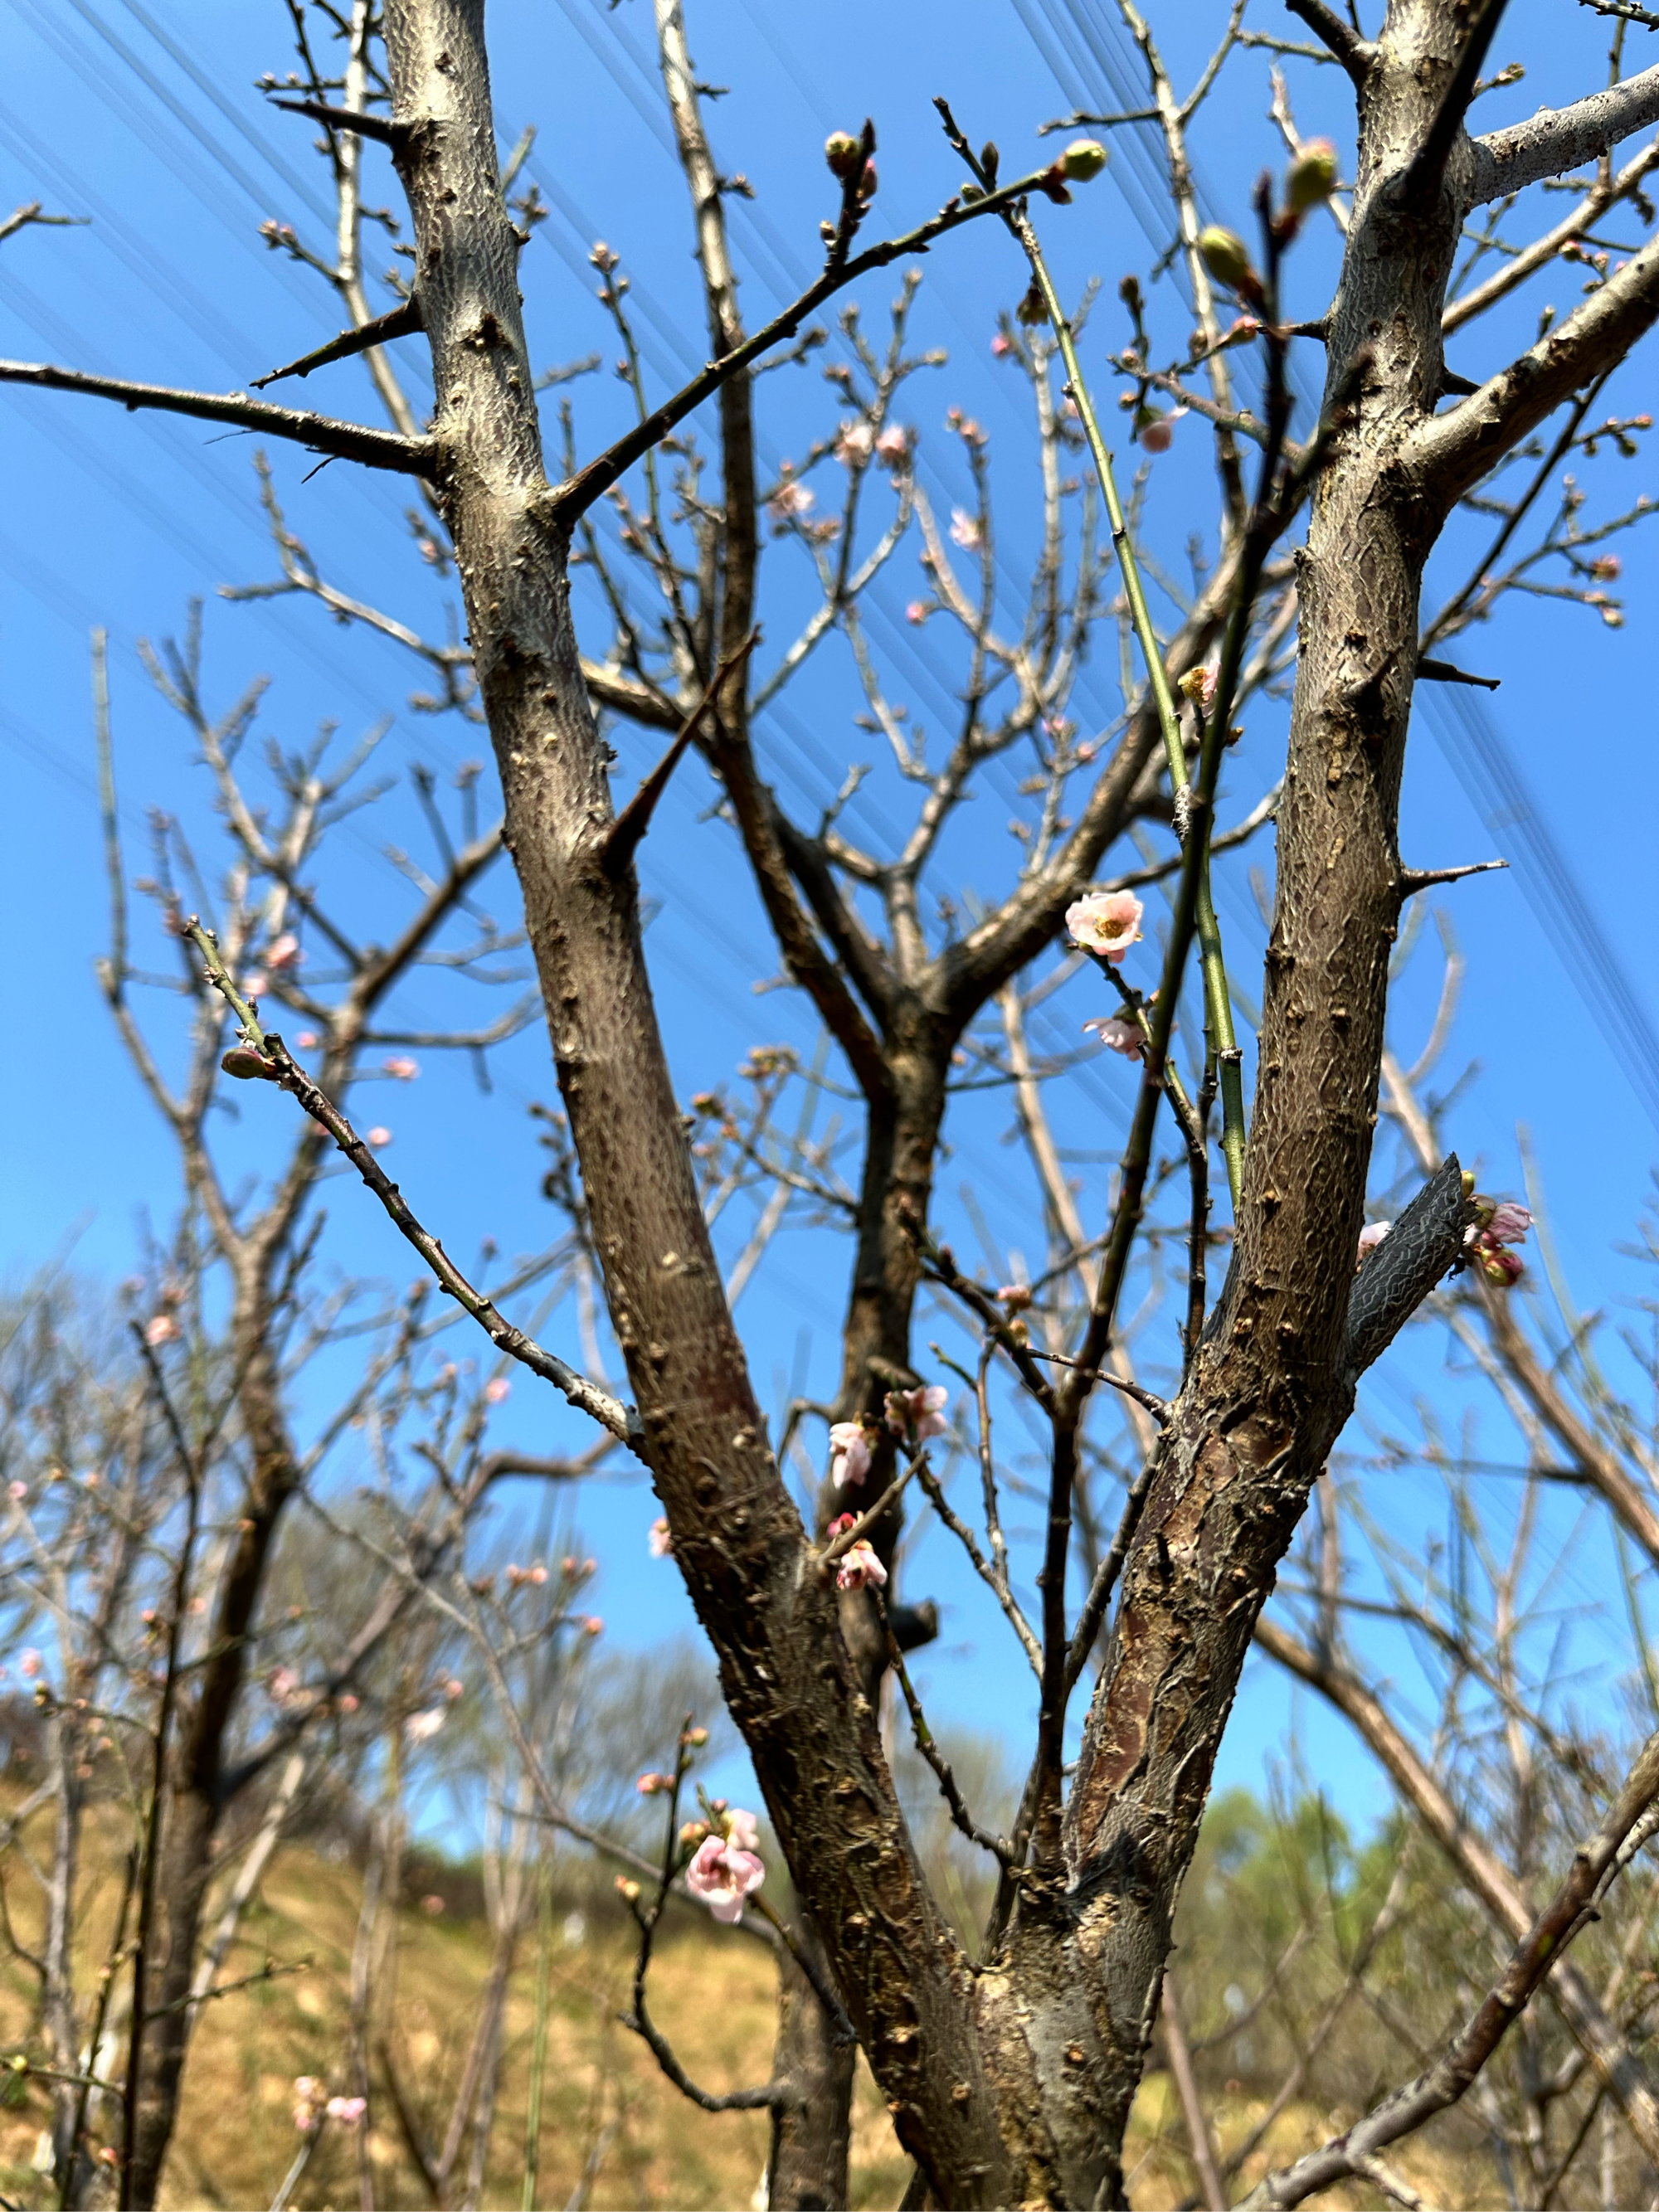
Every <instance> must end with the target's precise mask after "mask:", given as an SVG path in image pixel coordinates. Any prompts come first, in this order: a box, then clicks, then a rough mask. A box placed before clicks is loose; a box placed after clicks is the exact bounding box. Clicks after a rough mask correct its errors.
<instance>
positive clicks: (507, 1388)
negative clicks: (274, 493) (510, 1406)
mask: <svg viewBox="0 0 1659 2212" xmlns="http://www.w3.org/2000/svg"><path fill="white" fill-rule="evenodd" d="M483 1394H484V1396H485V1397H486V1398H487V1399H488V1400H489V1403H490V1404H491V1405H492V1406H499V1405H501V1404H503V1403H504V1402H505V1401H507V1399H508V1398H510V1397H511V1396H512V1395H513V1385H512V1384H511V1383H509V1382H508V1381H507V1377H506V1376H505V1375H492V1376H490V1378H489V1382H488V1383H485V1384H484V1387H483Z"/></svg>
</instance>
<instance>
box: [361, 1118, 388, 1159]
mask: <svg viewBox="0 0 1659 2212" xmlns="http://www.w3.org/2000/svg"><path fill="white" fill-rule="evenodd" d="M367 1135H368V1142H369V1143H370V1144H371V1145H373V1146H374V1149H375V1151H376V1152H384V1151H385V1150H386V1146H388V1145H389V1144H390V1143H391V1142H392V1132H391V1130H390V1129H388V1128H386V1127H385V1125H384V1124H383V1123H381V1122H379V1121H377V1122H376V1123H375V1125H374V1127H373V1128H372V1129H370V1130H369V1131H368V1133H367Z"/></svg>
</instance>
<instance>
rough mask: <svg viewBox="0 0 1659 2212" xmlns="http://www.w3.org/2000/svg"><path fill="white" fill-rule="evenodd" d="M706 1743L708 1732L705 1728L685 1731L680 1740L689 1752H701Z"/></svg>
mask: <svg viewBox="0 0 1659 2212" xmlns="http://www.w3.org/2000/svg"><path fill="white" fill-rule="evenodd" d="M680 1741H681V1742H682V1743H683V1744H684V1745H685V1747H687V1749H688V1750H690V1751H701V1750H702V1747H703V1746H704V1744H706V1743H707V1742H708V1729H706V1728H692V1729H687V1730H686V1731H685V1734H684V1735H683V1736H682V1737H681V1738H680Z"/></svg>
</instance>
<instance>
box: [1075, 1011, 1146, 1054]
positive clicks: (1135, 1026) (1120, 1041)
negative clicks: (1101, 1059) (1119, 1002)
mask: <svg viewBox="0 0 1659 2212" xmlns="http://www.w3.org/2000/svg"><path fill="white" fill-rule="evenodd" d="M1083 1029H1084V1034H1085V1036H1087V1035H1088V1034H1089V1032H1090V1031H1091V1030H1092V1031H1093V1032H1094V1034H1095V1036H1097V1037H1098V1038H1099V1039H1100V1041H1101V1042H1102V1044H1103V1045H1105V1046H1107V1047H1109V1049H1110V1050H1111V1051H1113V1052H1121V1054H1123V1057H1124V1058H1125V1060H1139V1058H1140V1048H1141V1046H1142V1044H1143V1043H1144V1042H1145V1040H1144V1038H1143V1037H1142V1036H1141V1034H1140V1024H1139V1023H1138V1022H1128V1021H1125V1019H1124V1018H1123V1017H1122V1015H1121V1014H1102V1015H1100V1016H1099V1017H1098V1018H1097V1019H1096V1020H1094V1021H1092V1022H1085V1024H1083Z"/></svg>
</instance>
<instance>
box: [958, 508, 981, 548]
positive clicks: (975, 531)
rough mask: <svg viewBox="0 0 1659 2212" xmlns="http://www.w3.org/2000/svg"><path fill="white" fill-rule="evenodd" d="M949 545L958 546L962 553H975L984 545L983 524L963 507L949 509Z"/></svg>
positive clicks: (976, 516)
mask: <svg viewBox="0 0 1659 2212" xmlns="http://www.w3.org/2000/svg"><path fill="white" fill-rule="evenodd" d="M984 543H985V525H984V523H983V522H982V521H981V520H980V518H979V516H978V515H976V514H969V512H968V510H967V508H966V507H952V508H951V544H953V545H960V546H961V548H962V550H963V552H964V553H977V552H978V550H979V549H980V547H981V545H983V544H984Z"/></svg>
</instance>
